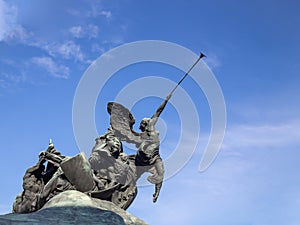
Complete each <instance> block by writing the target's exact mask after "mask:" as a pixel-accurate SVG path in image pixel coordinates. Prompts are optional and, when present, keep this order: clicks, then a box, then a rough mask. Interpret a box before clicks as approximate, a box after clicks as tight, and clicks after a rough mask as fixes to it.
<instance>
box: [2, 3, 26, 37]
mask: <svg viewBox="0 0 300 225" xmlns="http://www.w3.org/2000/svg"><path fill="white" fill-rule="evenodd" d="M17 17H18V10H17V8H16V7H15V6H13V5H9V4H8V3H7V2H5V1H3V0H0V18H1V20H0V41H8V40H12V39H17V40H20V41H24V40H25V39H27V38H28V37H29V34H28V33H27V31H26V30H25V29H24V27H22V26H21V25H20V24H18V23H17Z"/></svg>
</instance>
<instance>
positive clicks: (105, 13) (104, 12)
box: [99, 10, 112, 19]
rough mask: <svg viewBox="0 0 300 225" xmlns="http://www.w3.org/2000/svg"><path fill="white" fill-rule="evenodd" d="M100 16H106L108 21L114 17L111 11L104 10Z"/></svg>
mask: <svg viewBox="0 0 300 225" xmlns="http://www.w3.org/2000/svg"><path fill="white" fill-rule="evenodd" d="M99 15H101V16H105V17H106V19H110V18H111V16H112V13H111V11H105V10H102V11H100V12H99Z"/></svg>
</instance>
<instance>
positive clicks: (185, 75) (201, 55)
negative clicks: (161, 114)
mask: <svg viewBox="0 0 300 225" xmlns="http://www.w3.org/2000/svg"><path fill="white" fill-rule="evenodd" d="M203 57H206V56H205V55H204V54H203V53H202V52H201V53H200V56H199V58H198V59H197V60H196V62H195V63H194V64H193V65H192V67H191V68H190V69H189V70H188V71H187V72H186V73H185V74H184V76H183V77H182V78H181V80H180V81H179V82H178V83H177V85H176V86H175V87H174V88H173V90H172V91H171V93H170V94H169V95H172V94H173V93H174V91H175V90H176V89H177V87H178V86H179V85H180V84H181V82H182V81H183V80H184V79H185V78H186V77H187V75H188V74H189V73H190V72H191V70H192V69H193V68H194V67H195V66H196V64H197V63H198V62H199V61H200V60H201V59H202V58H203Z"/></svg>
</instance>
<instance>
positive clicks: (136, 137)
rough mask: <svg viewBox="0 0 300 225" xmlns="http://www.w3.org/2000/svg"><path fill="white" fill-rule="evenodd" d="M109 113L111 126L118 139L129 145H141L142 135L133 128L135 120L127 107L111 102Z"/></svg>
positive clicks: (108, 108) (108, 105)
mask: <svg viewBox="0 0 300 225" xmlns="http://www.w3.org/2000/svg"><path fill="white" fill-rule="evenodd" d="M107 111H108V113H109V114H110V126H111V127H112V129H113V130H114V131H115V135H116V136H117V137H118V138H120V139H121V140H125V141H126V142H128V143H134V144H140V143H141V142H142V140H141V136H140V134H139V133H138V132H135V131H134V130H133V128H132V126H133V125H134V123H135V119H134V117H133V115H132V114H131V112H130V111H129V110H128V109H127V108H126V107H124V106H123V105H121V104H119V103H117V102H109V103H108V104H107Z"/></svg>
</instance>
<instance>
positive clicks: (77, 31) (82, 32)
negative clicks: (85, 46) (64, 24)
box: [69, 24, 99, 39]
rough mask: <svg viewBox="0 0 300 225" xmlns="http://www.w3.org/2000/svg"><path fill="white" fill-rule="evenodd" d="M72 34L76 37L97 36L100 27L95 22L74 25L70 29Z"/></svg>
mask: <svg viewBox="0 0 300 225" xmlns="http://www.w3.org/2000/svg"><path fill="white" fill-rule="evenodd" d="M69 32H70V34H71V35H72V36H73V37H75V38H85V37H87V38H89V39H90V38H97V37H98V33H99V27H98V26H96V25H94V24H89V25H87V26H85V27H83V26H73V27H71V28H70V29H69Z"/></svg>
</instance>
